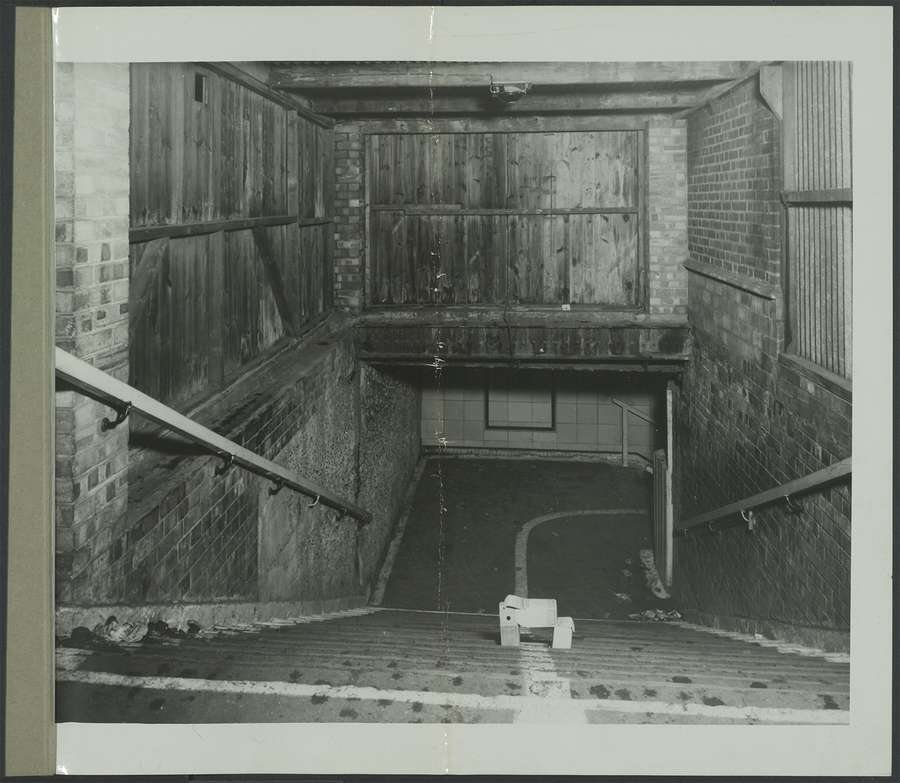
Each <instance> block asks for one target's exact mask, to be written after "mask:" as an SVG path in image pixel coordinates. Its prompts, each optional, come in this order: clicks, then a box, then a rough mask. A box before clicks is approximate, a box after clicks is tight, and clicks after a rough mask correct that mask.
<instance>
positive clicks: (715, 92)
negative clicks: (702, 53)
mask: <svg viewBox="0 0 900 783" xmlns="http://www.w3.org/2000/svg"><path fill="white" fill-rule="evenodd" d="M773 64H774V63H756V64H755V65H750V67H749V68H747V69H746V70H745V71H744V73H742V74H741V75H740V76H739V77H738V78H736V79H733V80H732V81H730V82H726V83H725V84H717V85H716V86H714V87H710V88H709V89H708V90H707V91H706V93H705V94H704V95H703V96H701V98H700V99H699V100H698V101H697V102H696V103H695V104H694V105H693V106H692V107H690V108H689V109H685V110H684V111H683V112H680V113H679V114H677V115H676V117H677V118H678V119H683V118H684V117H687V116H688V115H690V114H691V113H692V112H695V111H696V110H697V109H701V108H703V107H704V106H706V105H707V104H708V103H710V102H711V101H714V100H715V99H716V98H719V97H721V96H722V95H725V93H728V92H731V90H733V89H734V88H735V87H737V86H738V85H741V84H743V83H744V82H746V81H747V80H748V79H755V78H757V75H758V74H759V73H760V71H761V70H762V69H763V68H765V67H767V66H770V65H773Z"/></svg>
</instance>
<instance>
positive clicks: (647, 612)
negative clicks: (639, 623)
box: [628, 609, 684, 622]
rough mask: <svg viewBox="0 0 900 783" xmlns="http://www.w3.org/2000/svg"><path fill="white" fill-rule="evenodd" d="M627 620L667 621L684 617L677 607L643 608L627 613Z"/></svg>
mask: <svg viewBox="0 0 900 783" xmlns="http://www.w3.org/2000/svg"><path fill="white" fill-rule="evenodd" d="M628 619H629V620H649V621H651V622H669V621H671V620H682V619H684V618H683V617H682V615H681V612H679V611H678V610H677V609H644V611H643V612H634V613H632V614H630V615H628Z"/></svg>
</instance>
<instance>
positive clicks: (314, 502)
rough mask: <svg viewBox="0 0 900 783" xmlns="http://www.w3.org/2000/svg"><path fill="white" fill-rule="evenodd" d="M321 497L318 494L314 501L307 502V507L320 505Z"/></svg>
mask: <svg viewBox="0 0 900 783" xmlns="http://www.w3.org/2000/svg"><path fill="white" fill-rule="evenodd" d="M319 498H320V496H319V495H316V499H315V500H314V501H313V502H312V503H307V504H306V507H307V508H315V507H316V506H318V505H319Z"/></svg>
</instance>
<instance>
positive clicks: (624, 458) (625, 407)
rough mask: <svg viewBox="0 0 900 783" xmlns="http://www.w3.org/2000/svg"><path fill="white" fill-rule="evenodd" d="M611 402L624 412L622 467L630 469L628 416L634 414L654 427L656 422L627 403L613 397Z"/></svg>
mask: <svg viewBox="0 0 900 783" xmlns="http://www.w3.org/2000/svg"><path fill="white" fill-rule="evenodd" d="M610 401H611V402H612V404H613V405H618V406H619V408H620V410H621V411H622V467H628V414H629V413H632V414H634V415H635V416H637V417H638V418H639V419H643V420H644V421H646V422H647V423H648V424H652V425H654V426H655V425H656V422H655V421H653V419H651V418H650V417H649V416H648V415H647V414H646V413H642V412H641V411H639V410H638V409H637V408H632V407H631V406H630V405H629V404H628V403H627V402H622V400H617V399H616V398H615V397H611V398H610Z"/></svg>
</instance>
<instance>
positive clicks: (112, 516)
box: [54, 63, 129, 600]
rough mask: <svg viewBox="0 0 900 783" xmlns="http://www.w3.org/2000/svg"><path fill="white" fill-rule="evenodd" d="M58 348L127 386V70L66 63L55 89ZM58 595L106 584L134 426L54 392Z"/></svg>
mask: <svg viewBox="0 0 900 783" xmlns="http://www.w3.org/2000/svg"><path fill="white" fill-rule="evenodd" d="M54 89H55V93H54V99H55V113H56V122H55V143H56V152H55V169H56V344H57V345H58V346H59V347H60V348H63V349H65V350H66V351H69V352H70V353H72V354H74V355H75V356H78V357H79V358H81V359H84V360H85V361H87V362H90V363H91V364H94V365H95V366H97V367H99V368H100V369H101V370H104V371H105V372H108V373H110V374H111V375H114V376H115V377H117V378H119V379H122V380H127V379H128V208H129V207H128V203H129V161H128V123H129V103H128V66H127V65H105V64H104V65H94V64H81V63H79V64H72V63H60V64H59V65H57V69H56V83H55V88H54ZM56 404H57V407H56V540H57V573H58V575H59V576H60V577H62V578H59V579H57V593H58V595H59V596H60V598H61V599H62V600H77V599H79V598H81V597H83V596H85V595H87V594H88V593H89V591H90V590H91V589H92V588H91V586H92V585H95V584H97V583H98V582H100V581H102V579H103V574H104V570H105V564H106V560H107V558H108V557H109V556H110V551H111V546H112V540H113V535H112V526H113V525H114V523H115V520H117V519H118V518H119V517H121V516H122V514H123V512H124V509H125V503H126V497H127V492H128V482H127V474H126V469H127V464H128V423H127V421H126V423H124V424H122V425H120V426H119V427H118V428H117V429H116V430H114V431H112V432H108V433H101V432H100V421H101V419H102V418H103V417H104V416H113V414H112V412H111V411H110V409H109V408H107V407H106V406H104V405H100V404H98V403H95V402H93V401H91V400H90V399H88V398H86V397H83V396H81V395H79V394H75V393H74V392H72V391H68V390H63V389H62V388H60V391H58V392H57V395H56Z"/></svg>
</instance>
